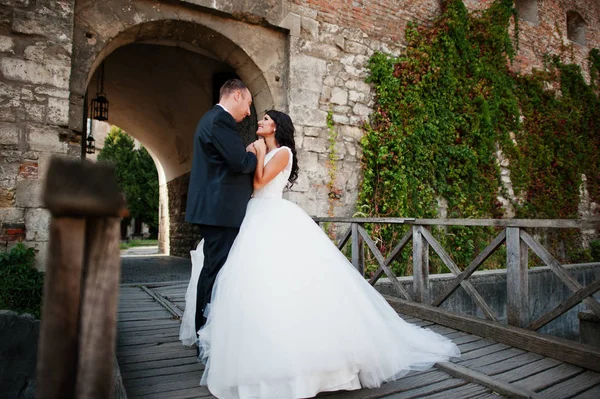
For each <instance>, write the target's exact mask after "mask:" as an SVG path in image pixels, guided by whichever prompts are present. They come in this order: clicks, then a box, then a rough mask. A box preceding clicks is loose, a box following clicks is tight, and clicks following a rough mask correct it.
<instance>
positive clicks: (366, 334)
mask: <svg viewBox="0 0 600 399" xmlns="http://www.w3.org/2000/svg"><path fill="white" fill-rule="evenodd" d="M201 245H202V244H200V245H199V248H198V249H197V250H196V251H195V252H194V251H192V261H193V269H194V270H193V271H192V279H191V281H190V285H189V287H188V291H187V294H186V301H188V300H189V302H186V309H185V314H184V317H183V323H182V330H181V332H182V336H181V339H182V341H183V342H184V343H186V344H188V345H189V344H191V342H193V340H194V337H195V334H193V328H194V327H193V323H194V321H193V316H194V315H193V309H194V308H195V290H196V282H197V279H198V276H199V274H200V272H199V269H200V268H201V267H202V249H201ZM194 279H196V281H194ZM192 301H193V302H192ZM192 304H193V305H194V306H193V307H192ZM190 319H191V320H190ZM198 344H199V346H200V349H201V360H202V361H204V362H205V364H206V369H205V372H204V375H203V377H202V381H201V384H202V385H208V388H209V390H210V391H211V392H212V393H213V394H214V395H215V396H217V397H219V398H263V399H266V398H269V399H270V398H278V399H280V398H306V397H312V396H314V395H316V394H317V393H318V392H322V391H335V390H342V389H346V390H351V389H359V388H361V387H369V388H371V387H377V386H380V385H381V384H382V383H384V382H387V381H392V380H396V379H398V378H400V377H402V376H403V375H405V374H406V373H408V372H409V371H410V370H423V369H427V368H429V367H431V366H432V365H433V364H434V363H436V362H439V361H447V360H448V359H449V358H450V357H458V356H460V352H459V350H458V348H457V346H456V345H455V344H454V343H452V342H451V341H450V340H448V339H446V338H444V337H442V336H441V335H438V334H436V333H434V332H432V331H430V330H427V329H423V328H419V327H416V326H413V325H411V324H409V323H407V322H405V321H404V320H402V319H401V318H400V317H399V316H398V315H397V313H396V312H395V311H394V310H393V309H392V307H391V306H390V305H389V304H388V303H387V302H386V301H385V299H384V298H383V297H382V296H381V295H380V294H379V293H378V292H377V291H376V290H375V289H374V288H373V287H371V285H369V283H368V282H367V281H365V280H364V278H363V277H362V276H361V275H360V274H359V273H358V272H357V271H356V269H354V267H353V266H352V264H351V263H350V262H349V261H348V260H347V259H346V257H345V256H344V255H343V254H342V253H341V252H340V251H339V250H338V249H337V248H336V246H335V245H334V244H333V243H332V242H331V240H330V239H329V237H328V236H327V235H326V234H325V233H324V232H323V231H322V230H321V228H320V227H319V226H318V225H317V224H316V223H315V222H314V221H313V220H312V219H311V218H310V217H309V216H308V215H307V214H306V213H305V212H304V211H303V210H302V209H301V208H300V207H298V206H297V205H295V204H294V203H292V202H289V201H287V200H283V199H270V198H253V199H251V200H250V202H249V204H248V209H247V213H246V217H245V219H244V222H243V224H242V226H241V228H240V233H239V235H238V237H237V239H236V241H235V243H234V244H233V247H232V248H231V251H230V253H229V257H228V259H227V262H226V263H225V265H224V266H223V268H222V269H221V271H220V273H219V275H218V277H217V280H216V282H215V287H214V289H213V292H212V300H211V304H210V307H209V314H208V321H207V323H206V325H205V326H204V327H203V328H202V329H200V331H199V340H198Z"/></svg>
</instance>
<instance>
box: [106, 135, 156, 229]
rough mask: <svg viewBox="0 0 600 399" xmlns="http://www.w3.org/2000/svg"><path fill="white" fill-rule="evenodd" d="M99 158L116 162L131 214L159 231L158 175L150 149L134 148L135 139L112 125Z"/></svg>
mask: <svg viewBox="0 0 600 399" xmlns="http://www.w3.org/2000/svg"><path fill="white" fill-rule="evenodd" d="M98 160H101V161H109V162H113V163H114V164H115V166H116V175H117V182H118V183H119V187H120V188H121V190H122V191H123V192H124V193H125V198H126V200H127V207H128V209H129V213H130V215H131V216H132V217H135V218H139V219H141V220H142V221H144V222H145V223H147V224H148V226H149V228H150V234H151V236H152V237H156V235H157V234H158V174H157V172H156V166H155V165H154V161H153V160H152V157H151V156H150V154H149V153H148V151H147V150H146V149H145V148H144V147H141V148H140V149H139V150H136V149H135V143H134V141H133V139H132V138H131V137H130V136H129V135H127V133H125V132H124V131H123V130H121V129H120V128H118V127H113V128H112V129H111V131H110V133H109V134H108V136H107V137H106V140H105V141H104V147H103V148H102V150H101V151H100V153H99V154H98Z"/></svg>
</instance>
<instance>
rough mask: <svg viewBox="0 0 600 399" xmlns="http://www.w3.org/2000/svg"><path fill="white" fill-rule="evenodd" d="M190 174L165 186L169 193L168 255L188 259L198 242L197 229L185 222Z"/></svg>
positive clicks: (198, 232) (198, 234) (198, 233)
mask: <svg viewBox="0 0 600 399" xmlns="http://www.w3.org/2000/svg"><path fill="white" fill-rule="evenodd" d="M189 181H190V174H189V173H186V174H185V175H183V176H180V177H178V178H176V179H174V180H171V181H170V182H169V183H168V184H167V190H168V192H169V248H170V255H173V256H183V257H186V258H189V257H190V250H191V249H194V248H196V245H198V242H199V241H200V239H201V237H200V231H199V230H198V228H197V227H196V226H195V225H193V224H191V223H186V222H185V204H186V202H187V192H188V184H189Z"/></svg>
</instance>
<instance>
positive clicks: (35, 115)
mask: <svg viewBox="0 0 600 399" xmlns="http://www.w3.org/2000/svg"><path fill="white" fill-rule="evenodd" d="M17 113H18V115H19V120H21V121H28V122H35V123H44V122H45V121H46V105H45V104H39V103H35V102H25V101H24V102H22V103H21V107H20V108H19V109H18V110H17Z"/></svg>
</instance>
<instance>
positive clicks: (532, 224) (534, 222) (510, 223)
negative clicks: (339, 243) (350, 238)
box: [313, 217, 600, 229]
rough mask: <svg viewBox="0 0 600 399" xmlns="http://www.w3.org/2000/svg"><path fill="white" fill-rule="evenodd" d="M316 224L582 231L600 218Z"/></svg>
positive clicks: (338, 219) (380, 220)
mask: <svg viewBox="0 0 600 399" xmlns="http://www.w3.org/2000/svg"><path fill="white" fill-rule="evenodd" d="M313 220H315V221H316V222H333V223H385V224H412V225H420V226H497V227H520V228H536V227H540V228H541V227H544V228H557V229H582V228H588V227H592V228H598V227H600V218H590V219H585V220H580V219H416V218H342V217H333V218H330V217H313Z"/></svg>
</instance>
